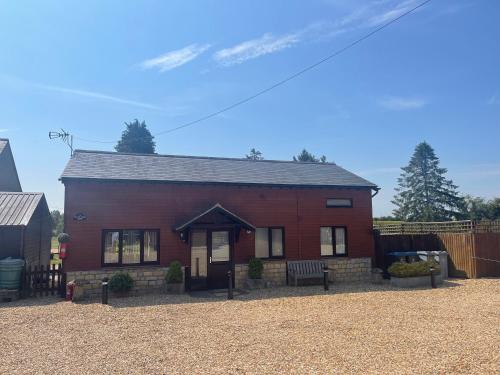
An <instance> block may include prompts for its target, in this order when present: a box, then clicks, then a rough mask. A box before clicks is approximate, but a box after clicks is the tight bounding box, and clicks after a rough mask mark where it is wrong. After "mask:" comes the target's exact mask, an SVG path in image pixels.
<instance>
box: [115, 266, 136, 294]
mask: <svg viewBox="0 0 500 375" xmlns="http://www.w3.org/2000/svg"><path fill="white" fill-rule="evenodd" d="M133 286H134V280H133V279H132V277H131V276H130V275H129V274H128V273H126V272H117V273H115V274H114V275H113V276H111V279H110V280H109V289H110V290H111V291H112V292H113V293H114V294H115V295H116V296H118V297H125V296H127V295H128V293H129V292H130V290H131V289H132V287H133Z"/></svg>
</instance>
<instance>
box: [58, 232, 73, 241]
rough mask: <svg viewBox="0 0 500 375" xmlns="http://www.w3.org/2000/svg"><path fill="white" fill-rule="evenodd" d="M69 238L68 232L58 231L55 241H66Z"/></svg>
mask: <svg viewBox="0 0 500 375" xmlns="http://www.w3.org/2000/svg"><path fill="white" fill-rule="evenodd" d="M69 240H70V238H69V234H68V233H59V236H57V241H58V242H59V243H68V242H69Z"/></svg>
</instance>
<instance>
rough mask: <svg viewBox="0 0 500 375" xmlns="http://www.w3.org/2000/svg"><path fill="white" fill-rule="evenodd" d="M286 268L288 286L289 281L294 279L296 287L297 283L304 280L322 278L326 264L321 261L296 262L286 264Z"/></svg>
mask: <svg viewBox="0 0 500 375" xmlns="http://www.w3.org/2000/svg"><path fill="white" fill-rule="evenodd" d="M287 267H288V281H289V282H288V284H289V285H290V279H292V278H293V279H294V284H295V286H297V281H298V280H299V279H300V280H304V279H318V278H323V269H324V268H325V267H326V263H325V262H323V261H322V260H297V261H292V262H287Z"/></svg>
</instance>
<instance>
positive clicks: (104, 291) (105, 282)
mask: <svg viewBox="0 0 500 375" xmlns="http://www.w3.org/2000/svg"><path fill="white" fill-rule="evenodd" d="M108 280H109V279H108V278H107V277H105V278H104V279H102V294H101V297H102V301H101V302H102V304H103V305H107V304H108Z"/></svg>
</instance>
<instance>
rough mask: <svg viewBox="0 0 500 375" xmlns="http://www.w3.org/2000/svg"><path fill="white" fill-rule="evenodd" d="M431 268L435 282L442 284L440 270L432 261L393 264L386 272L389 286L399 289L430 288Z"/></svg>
mask: <svg viewBox="0 0 500 375" xmlns="http://www.w3.org/2000/svg"><path fill="white" fill-rule="evenodd" d="M431 268H433V269H434V275H435V277H436V282H437V283H438V284H441V283H442V282H443V278H442V277H441V272H440V271H441V270H440V268H439V264H438V263H437V262H435V261H434V260H428V261H425V262H413V263H403V262H395V263H393V264H392V265H391V266H390V267H389V268H388V270H387V271H388V272H389V275H391V285H393V286H397V287H401V288H414V287H419V286H430V283H431V281H430V274H431Z"/></svg>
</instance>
